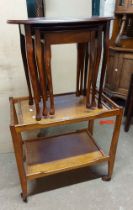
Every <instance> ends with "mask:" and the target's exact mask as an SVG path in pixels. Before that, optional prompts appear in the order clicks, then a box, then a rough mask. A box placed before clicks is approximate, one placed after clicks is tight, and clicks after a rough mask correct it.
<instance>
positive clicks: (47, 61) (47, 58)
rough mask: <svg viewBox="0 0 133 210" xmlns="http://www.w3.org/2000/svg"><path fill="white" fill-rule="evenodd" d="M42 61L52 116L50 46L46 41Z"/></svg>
mask: <svg viewBox="0 0 133 210" xmlns="http://www.w3.org/2000/svg"><path fill="white" fill-rule="evenodd" d="M44 61H45V69H46V73H47V79H48V89H49V96H50V114H51V115H54V114H55V108H54V96H53V84H52V74H51V48H50V45H49V44H48V43H47V40H45V54H44Z"/></svg>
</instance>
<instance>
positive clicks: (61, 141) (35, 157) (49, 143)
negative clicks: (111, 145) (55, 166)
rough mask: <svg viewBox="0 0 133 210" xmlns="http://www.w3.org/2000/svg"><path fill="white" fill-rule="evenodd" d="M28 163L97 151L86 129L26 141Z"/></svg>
mask: <svg viewBox="0 0 133 210" xmlns="http://www.w3.org/2000/svg"><path fill="white" fill-rule="evenodd" d="M25 145H26V151H27V152H26V157H27V158H26V159H27V164H28V165H33V164H40V163H48V162H51V161H55V160H60V159H64V158H68V157H72V156H77V155H81V154H86V153H90V152H94V151H97V150H98V148H97V146H96V145H95V144H94V142H93V141H92V139H91V138H90V136H89V135H88V133H87V132H86V131H81V132H77V133H72V134H67V135H62V136H57V137H51V138H47V139H44V140H42V139H41V140H39V139H38V140H36V141H35V140H33V141H27V142H25Z"/></svg>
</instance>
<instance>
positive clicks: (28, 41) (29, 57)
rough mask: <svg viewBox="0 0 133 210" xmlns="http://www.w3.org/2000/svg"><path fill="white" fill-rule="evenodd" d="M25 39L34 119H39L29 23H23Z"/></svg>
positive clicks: (38, 96)
mask: <svg viewBox="0 0 133 210" xmlns="http://www.w3.org/2000/svg"><path fill="white" fill-rule="evenodd" d="M25 40H26V51H27V61H28V65H29V71H30V76H31V83H32V88H33V92H34V100H35V106H36V120H41V113H40V107H39V101H40V95H39V90H38V83H37V78H36V72H37V70H36V64H35V58H34V49H33V43H32V35H31V28H30V25H25Z"/></svg>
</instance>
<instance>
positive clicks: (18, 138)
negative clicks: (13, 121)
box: [10, 126, 28, 202]
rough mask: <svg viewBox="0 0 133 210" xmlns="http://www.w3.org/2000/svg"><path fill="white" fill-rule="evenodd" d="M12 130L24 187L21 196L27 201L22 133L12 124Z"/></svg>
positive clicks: (19, 171) (21, 181) (22, 186)
mask: <svg viewBox="0 0 133 210" xmlns="http://www.w3.org/2000/svg"><path fill="white" fill-rule="evenodd" d="M10 130H11V135H12V140H13V146H14V152H15V157H16V162H17V167H18V173H19V178H20V183H21V188H22V193H21V196H22V199H23V201H24V202H27V196H28V194H27V179H26V173H25V169H24V163H23V142H22V140H21V135H20V134H18V133H17V132H16V130H15V127H14V126H10Z"/></svg>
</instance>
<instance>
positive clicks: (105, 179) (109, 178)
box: [102, 176, 111, 182]
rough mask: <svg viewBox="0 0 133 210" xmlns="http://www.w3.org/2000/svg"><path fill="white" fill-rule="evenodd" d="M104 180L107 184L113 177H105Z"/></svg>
mask: <svg viewBox="0 0 133 210" xmlns="http://www.w3.org/2000/svg"><path fill="white" fill-rule="evenodd" d="M102 180H103V181H106V182H107V181H110V180H111V177H110V176H103V177H102Z"/></svg>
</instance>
